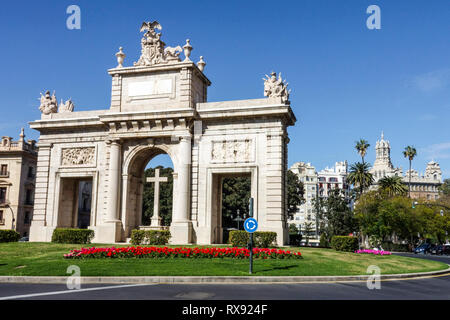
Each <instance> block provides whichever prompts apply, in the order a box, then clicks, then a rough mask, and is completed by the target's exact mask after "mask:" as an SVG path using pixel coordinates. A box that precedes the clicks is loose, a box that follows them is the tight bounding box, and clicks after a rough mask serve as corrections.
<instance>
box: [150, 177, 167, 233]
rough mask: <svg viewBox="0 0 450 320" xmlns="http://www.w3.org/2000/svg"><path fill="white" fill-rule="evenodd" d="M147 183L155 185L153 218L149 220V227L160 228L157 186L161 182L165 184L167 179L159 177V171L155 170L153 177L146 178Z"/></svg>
mask: <svg viewBox="0 0 450 320" xmlns="http://www.w3.org/2000/svg"><path fill="white" fill-rule="evenodd" d="M147 182H153V183H155V195H154V200H153V217H152V220H151V224H150V225H151V226H152V227H153V226H155V227H160V226H161V217H160V216H159V184H160V183H161V182H167V177H160V176H159V169H155V177H153V178H147Z"/></svg>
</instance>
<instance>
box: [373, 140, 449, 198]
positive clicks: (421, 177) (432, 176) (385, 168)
mask: <svg viewBox="0 0 450 320" xmlns="http://www.w3.org/2000/svg"><path fill="white" fill-rule="evenodd" d="M375 154H376V158H375V162H374V164H373V167H372V168H371V169H370V173H372V175H373V178H374V184H373V186H372V189H376V188H377V185H378V181H379V180H380V179H382V178H384V177H392V176H399V177H402V180H403V183H405V184H406V185H408V184H409V170H406V172H405V174H403V169H402V168H401V167H397V168H396V167H394V166H393V164H392V161H391V145H390V143H389V141H388V140H385V139H384V134H383V133H381V138H380V140H378V141H377V142H376V145H375ZM441 184H442V170H441V168H440V166H439V164H438V163H437V162H436V161H430V162H428V164H427V167H426V169H425V173H424V174H419V173H418V171H416V170H414V169H411V198H414V199H423V200H436V199H438V198H439V186H440V185H441Z"/></svg>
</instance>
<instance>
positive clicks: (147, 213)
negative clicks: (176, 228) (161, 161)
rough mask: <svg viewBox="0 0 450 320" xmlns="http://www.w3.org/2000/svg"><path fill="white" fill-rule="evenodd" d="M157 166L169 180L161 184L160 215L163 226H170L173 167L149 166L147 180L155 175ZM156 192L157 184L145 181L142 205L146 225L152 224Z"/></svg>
mask: <svg viewBox="0 0 450 320" xmlns="http://www.w3.org/2000/svg"><path fill="white" fill-rule="evenodd" d="M157 168H159V169H160V175H161V176H162V177H167V182H165V183H160V185H159V216H160V217H161V218H162V220H161V224H162V225H163V226H170V223H171V222H172V200H173V198H172V195H173V175H172V173H173V169H172V168H164V167H162V166H158V167H156V168H149V169H147V170H145V181H147V178H151V177H154V176H155V169H157ZM154 194H155V184H154V183H152V182H145V185H144V194H143V205H142V223H143V224H144V225H150V220H151V218H152V216H153V203H154V197H155V196H154Z"/></svg>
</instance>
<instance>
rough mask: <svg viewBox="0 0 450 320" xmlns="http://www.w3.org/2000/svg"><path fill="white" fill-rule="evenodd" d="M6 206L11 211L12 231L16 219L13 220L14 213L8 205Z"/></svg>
mask: <svg viewBox="0 0 450 320" xmlns="http://www.w3.org/2000/svg"><path fill="white" fill-rule="evenodd" d="M7 206H8V208H9V210H11V230H14V222H15V221H16V219H14V211H13V209H12V208H11V206H10V205H9V204H7Z"/></svg>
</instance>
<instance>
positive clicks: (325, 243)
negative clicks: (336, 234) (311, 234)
mask: <svg viewBox="0 0 450 320" xmlns="http://www.w3.org/2000/svg"><path fill="white" fill-rule="evenodd" d="M319 246H321V247H323V248H329V247H330V241H329V240H328V238H327V236H326V234H325V233H322V234H321V235H320V240H319Z"/></svg>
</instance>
